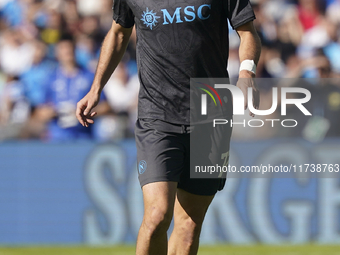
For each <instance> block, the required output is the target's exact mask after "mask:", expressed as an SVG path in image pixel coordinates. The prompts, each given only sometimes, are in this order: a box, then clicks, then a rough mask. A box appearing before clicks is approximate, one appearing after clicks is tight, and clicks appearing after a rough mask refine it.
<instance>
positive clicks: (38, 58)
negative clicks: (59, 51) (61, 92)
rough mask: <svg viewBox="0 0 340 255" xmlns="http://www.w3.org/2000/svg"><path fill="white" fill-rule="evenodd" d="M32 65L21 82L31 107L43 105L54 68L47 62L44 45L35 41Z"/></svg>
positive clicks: (52, 64) (53, 65) (50, 62)
mask: <svg viewBox="0 0 340 255" xmlns="http://www.w3.org/2000/svg"><path fill="white" fill-rule="evenodd" d="M33 53H34V55H33V63H32V66H31V68H30V69H29V70H28V71H26V72H25V73H23V75H22V76H21V80H22V82H23V84H24V89H25V95H26V97H27V99H28V101H29V103H30V105H31V106H32V107H36V106H38V105H41V104H43V103H44V100H45V95H46V90H47V88H48V85H49V83H50V79H51V76H52V73H53V69H54V68H55V64H54V63H53V62H52V61H50V60H47V59H46V58H45V57H46V45H45V44H44V43H43V42H40V41H35V42H34V50H33Z"/></svg>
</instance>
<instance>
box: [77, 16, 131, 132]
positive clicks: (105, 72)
mask: <svg viewBox="0 0 340 255" xmlns="http://www.w3.org/2000/svg"><path fill="white" fill-rule="evenodd" d="M132 29H133V27H130V28H124V27H122V26H121V25H119V24H117V23H116V22H115V21H113V22H112V26H111V29H110V30H109V32H108V33H107V35H106V37H105V39H104V42H103V45H102V48H101V53H100V57H99V62H98V66H97V70H96V74H95V77H94V80H93V83H92V86H91V89H90V91H89V92H88V93H87V95H86V96H85V97H84V98H83V99H82V100H80V101H79V102H78V104H77V111H76V116H77V119H78V120H79V122H80V124H82V125H83V126H85V127H88V126H89V124H93V117H94V116H95V115H96V112H92V110H93V108H94V107H95V106H96V105H97V104H98V102H99V99H100V94H101V92H102V90H103V88H104V86H105V84H106V83H107V81H108V80H109V79H110V77H111V75H112V73H113V71H114V70H115V69H116V67H117V65H118V64H119V62H120V60H121V59H122V57H123V55H124V52H125V50H126V47H127V45H128V43H129V38H130V35H131V32H132Z"/></svg>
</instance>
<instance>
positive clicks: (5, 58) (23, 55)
mask: <svg viewBox="0 0 340 255" xmlns="http://www.w3.org/2000/svg"><path fill="white" fill-rule="evenodd" d="M2 39H3V41H2V43H1V48H0V64H1V68H2V70H3V71H4V72H5V73H7V74H10V75H20V74H22V73H23V72H24V71H26V70H27V69H28V68H29V66H30V65H31V63H32V60H33V47H32V45H31V43H29V42H27V41H26V40H25V37H24V35H23V34H22V31H21V30H19V29H13V30H7V31H6V32H5V33H4V35H3V38H2Z"/></svg>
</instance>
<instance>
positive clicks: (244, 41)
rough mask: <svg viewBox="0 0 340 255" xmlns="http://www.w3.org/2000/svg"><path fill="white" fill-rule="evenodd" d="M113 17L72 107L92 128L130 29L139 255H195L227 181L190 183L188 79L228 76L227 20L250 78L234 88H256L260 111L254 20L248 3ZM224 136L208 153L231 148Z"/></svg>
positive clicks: (127, 5)
mask: <svg viewBox="0 0 340 255" xmlns="http://www.w3.org/2000/svg"><path fill="white" fill-rule="evenodd" d="M113 13H114V14H113V19H114V21H113V23H112V27H111V29H110V31H109V32H108V34H107V36H106V38H105V40H104V43H103V45H102V50H101V54H100V58H99V63H98V67H97V71H96V75H95V78H94V81H93V84H92V87H91V90H90V91H89V93H88V94H87V95H86V96H85V97H84V98H83V99H82V100H81V101H80V102H79V103H78V105H77V118H78V120H79V121H80V123H81V124H82V125H84V126H86V127H88V126H89V124H92V123H93V116H94V115H95V114H96V112H95V111H94V110H93V108H94V107H95V106H96V104H97V103H98V101H99V95H100V93H101V91H102V89H103V87H104V85H105V84H106V82H107V81H108V79H109V78H110V76H111V74H112V72H113V71H114V70H115V68H116V66H117V65H118V63H119V61H120V60H121V58H122V56H123V54H124V51H125V49H126V47H127V44H128V42H129V37H130V35H131V32H132V27H133V26H134V25H135V26H136V31H137V65H138V72H139V81H140V93H139V101H138V120H137V122H136V129H135V134H136V145H137V158H138V167H137V168H138V177H139V181H140V184H141V187H142V191H143V198H144V218H143V222H142V225H141V227H140V230H139V234H138V238H137V247H136V254H137V255H146V254H151V255H164V254H170V255H174V254H197V251H198V245H199V235H200V231H201V226H202V223H203V219H204V216H205V214H206V211H207V209H208V207H209V205H210V203H211V201H212V199H213V197H214V195H215V193H216V192H217V191H218V190H221V189H222V188H223V186H224V184H225V178H220V179H218V178H214V179H193V178H190V174H189V165H190V164H188V161H189V160H188V157H189V156H190V148H189V147H190V146H189V145H190V142H189V141H190V139H189V135H190V130H191V126H190V109H189V108H190V102H189V101H190V100H189V94H190V91H189V90H190V86H189V84H190V78H194V77H220V78H221V77H225V78H226V77H228V72H227V60H228V23H227V20H229V21H230V24H231V26H232V27H233V28H234V29H235V30H236V31H237V33H238V35H239V36H240V40H241V43H240V48H239V57H240V61H241V68H240V73H239V77H240V78H247V79H246V80H247V82H240V80H239V82H238V84H237V86H238V87H239V88H240V89H241V90H242V92H243V94H244V96H245V98H247V89H248V87H251V88H252V89H253V96H254V101H253V103H254V107H255V108H257V107H258V104H259V94H258V91H257V89H256V87H255V85H254V83H253V82H252V78H253V77H254V75H255V69H256V63H257V62H258V59H259V55H260V47H261V43H260V40H259V38H258V36H257V33H256V31H255V29H254V26H253V23H252V21H253V20H254V19H255V15H254V13H253V10H252V7H251V5H250V3H249V1H248V0H223V1H222V0H198V1H193V0H188V1H150V0H144V1H136V0H115V1H114V5H113ZM245 107H247V105H246V100H245ZM225 126H227V125H225ZM193 132H195V131H193ZM196 134H197V133H196ZM221 135H222V136H224V138H226V139H225V140H223V139H219V138H218V137H217V139H215V140H214V141H212V146H213V147H212V148H211V150H219V148H216V146H221V147H223V149H224V150H228V149H229V140H230V135H231V130H229V129H228V130H227V131H226V132H221ZM215 138H216V137H215ZM214 146H215V147H214ZM220 157H221V156H220ZM173 216H174V230H173V232H172V234H171V236H170V239H169V243H168V240H167V230H168V228H169V225H170V222H171V220H172V217H173Z"/></svg>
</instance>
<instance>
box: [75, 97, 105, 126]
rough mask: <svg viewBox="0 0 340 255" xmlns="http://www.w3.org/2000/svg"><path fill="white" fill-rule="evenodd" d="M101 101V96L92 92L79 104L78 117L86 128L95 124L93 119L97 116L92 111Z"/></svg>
mask: <svg viewBox="0 0 340 255" xmlns="http://www.w3.org/2000/svg"><path fill="white" fill-rule="evenodd" d="M99 99H100V94H99V93H96V92H93V91H90V92H89V93H87V95H86V96H85V97H84V98H83V99H82V100H80V101H79V102H78V104H77V111H76V116H77V119H78V121H79V122H80V124H82V125H83V126H84V127H88V126H89V124H93V123H94V121H93V117H94V116H95V115H96V114H97V113H96V112H95V111H92V110H93V108H94V107H96V106H97V104H98V102H99Z"/></svg>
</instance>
